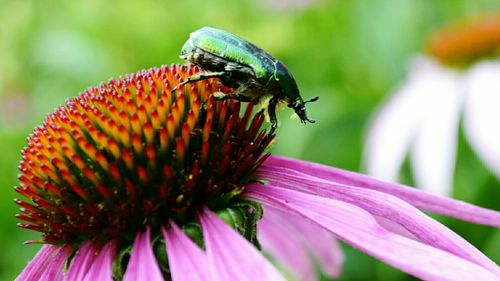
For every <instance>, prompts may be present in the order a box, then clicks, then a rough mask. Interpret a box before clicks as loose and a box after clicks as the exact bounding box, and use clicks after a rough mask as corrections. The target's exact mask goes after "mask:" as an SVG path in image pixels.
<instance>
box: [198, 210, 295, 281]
mask: <svg viewBox="0 0 500 281" xmlns="http://www.w3.org/2000/svg"><path fill="white" fill-rule="evenodd" d="M199 220H200V223H201V227H202V229H203V237H204V239H205V247H206V253H207V255H208V258H209V261H211V263H212V264H214V265H215V270H216V274H217V276H218V279H217V280H221V281H232V280H239V281H245V280H248V281H250V280H273V281H279V280H283V281H285V279H284V278H283V276H281V274H280V273H279V272H278V271H277V270H276V269H275V268H274V267H273V266H272V265H271V263H270V262H269V261H268V260H266V258H265V257H264V256H263V255H262V254H261V253H260V252H259V251H258V250H257V249H256V248H255V247H254V246H253V245H251V244H250V243H249V242H248V241H247V240H246V239H245V238H243V237H242V236H241V235H240V234H239V233H237V232H235V231H234V230H233V229H232V228H230V227H229V226H227V225H226V224H225V223H224V222H223V221H222V220H220V219H219V218H218V217H217V216H216V215H215V214H213V213H212V212H211V211H209V210H206V211H205V212H203V213H202V214H200V215H199Z"/></svg>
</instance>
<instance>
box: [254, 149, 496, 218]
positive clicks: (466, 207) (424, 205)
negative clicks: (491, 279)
mask: <svg viewBox="0 0 500 281" xmlns="http://www.w3.org/2000/svg"><path fill="white" fill-rule="evenodd" d="M275 167H289V168H291V169H294V170H298V171H302V172H303V173H307V174H309V175H312V176H315V177H318V178H323V179H326V180H328V181H332V182H334V183H340V184H345V185H352V186H359V187H363V188H366V189H373V190H377V191H381V192H383V193H388V194H391V195H394V196H396V197H398V198H401V199H403V200H404V201H406V202H408V203H410V204H411V205H413V206H415V207H417V208H421V209H423V210H427V211H431V212H435V213H438V214H443V215H446V216H449V217H454V218H458V219H462V220H465V221H470V222H473V223H478V224H484V225H491V226H497V227H498V226H500V212H497V211H493V210H489V209H485V208H481V207H477V206H474V205H472V204H469V203H466V202H463V201H459V200H454V199H451V198H448V197H444V196H439V195H434V194H430V193H426V192H424V191H421V190H418V189H415V188H411V187H408V186H404V185H401V184H396V183H389V182H383V181H380V180H377V179H374V178H372V177H369V176H366V175H362V174H359V173H355V172H350V171H346V170H342V169H338V168H333V167H329V166H325V165H321V164H317V163H312V162H307V161H301V160H295V159H291V158H286V157H283V156H276V155H271V156H270V157H269V158H268V159H267V160H266V162H265V163H264V165H263V166H262V167H261V168H260V169H259V171H265V169H268V170H272V169H273V168H275Z"/></svg>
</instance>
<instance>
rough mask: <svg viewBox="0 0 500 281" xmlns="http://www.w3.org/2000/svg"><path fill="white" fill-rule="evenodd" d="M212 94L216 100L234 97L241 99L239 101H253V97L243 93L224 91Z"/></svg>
mask: <svg viewBox="0 0 500 281" xmlns="http://www.w3.org/2000/svg"><path fill="white" fill-rule="evenodd" d="M213 96H214V98H215V99H216V100H228V99H235V100H237V101H241V102H251V101H253V98H251V97H247V96H244V95H240V94H225V93H221V92H217V93H214V94H213Z"/></svg>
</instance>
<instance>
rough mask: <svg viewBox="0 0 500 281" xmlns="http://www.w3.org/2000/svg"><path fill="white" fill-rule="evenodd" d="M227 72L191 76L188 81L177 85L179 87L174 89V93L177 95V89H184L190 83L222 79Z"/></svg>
mask: <svg viewBox="0 0 500 281" xmlns="http://www.w3.org/2000/svg"><path fill="white" fill-rule="evenodd" d="M224 74H225V72H222V71H221V72H205V73H200V74H197V75H193V76H190V77H188V78H187V79H186V80H184V81H182V82H181V83H179V84H177V86H175V87H174V88H173V89H172V91H171V92H172V93H175V91H177V89H179V87H182V86H184V85H186V84H188V83H192V82H196V81H201V80H206V79H210V78H214V77H221V76H222V75H224Z"/></svg>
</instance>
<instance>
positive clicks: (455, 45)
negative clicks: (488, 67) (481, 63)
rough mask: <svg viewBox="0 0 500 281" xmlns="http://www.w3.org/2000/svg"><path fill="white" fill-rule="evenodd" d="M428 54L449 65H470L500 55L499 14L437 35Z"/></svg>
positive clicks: (479, 18) (462, 22) (455, 24)
mask: <svg viewBox="0 0 500 281" xmlns="http://www.w3.org/2000/svg"><path fill="white" fill-rule="evenodd" d="M427 52H428V53H429V54H430V55H431V56H433V57H434V58H437V59H438V60H439V61H441V62H442V63H444V64H446V65H453V66H464V65H465V66H468V65H470V64H471V63H474V62H476V61H478V60H481V59H485V58H494V57H495V56H498V54H499V52H500V15H498V14H497V15H487V16H484V15H483V16H478V17H475V18H472V19H468V20H466V21H464V20H462V21H460V22H457V23H454V24H452V25H449V26H447V27H444V28H443V29H441V30H438V31H437V32H435V33H434V34H433V35H432V36H431V37H430V38H429V40H428V41H427Z"/></svg>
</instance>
